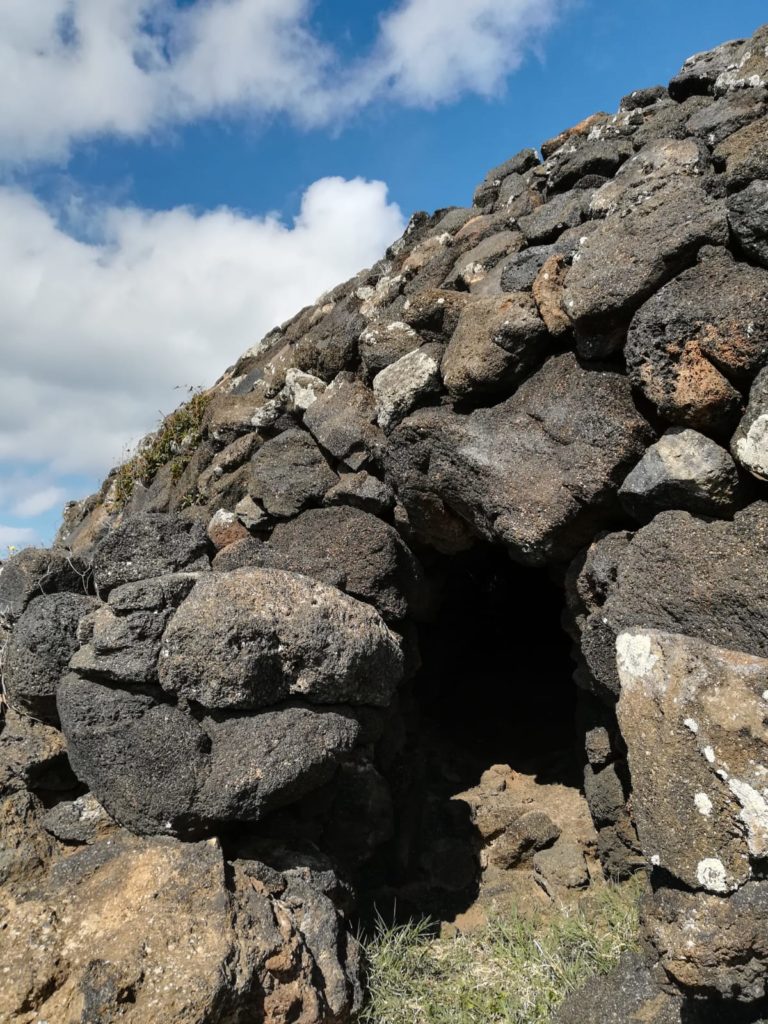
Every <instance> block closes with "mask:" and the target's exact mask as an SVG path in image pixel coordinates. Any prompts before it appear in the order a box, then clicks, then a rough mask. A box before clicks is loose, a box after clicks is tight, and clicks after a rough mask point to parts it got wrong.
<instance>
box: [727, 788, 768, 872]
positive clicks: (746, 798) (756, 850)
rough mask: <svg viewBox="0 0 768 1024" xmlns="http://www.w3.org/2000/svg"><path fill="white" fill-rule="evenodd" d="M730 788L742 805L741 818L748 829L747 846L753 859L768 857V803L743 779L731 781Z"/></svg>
mask: <svg viewBox="0 0 768 1024" xmlns="http://www.w3.org/2000/svg"><path fill="white" fill-rule="evenodd" d="M728 788H729V789H730V791H731V792H732V793H733V795H734V796H735V797H736V799H737V800H738V801H739V803H740V804H741V813H740V814H739V817H740V818H741V820H742V821H743V822H744V824H745V826H746V828H747V845H748V846H749V852H750V853H751V854H752V856H753V857H765V856H768V801H766V799H765V797H764V796H762V795H761V794H760V793H758V791H757V790H756V789H754V788H753V787H752V786H750V785H749V783H748V782H743V781H742V780H741V779H733V778H731V779H729V780H728Z"/></svg>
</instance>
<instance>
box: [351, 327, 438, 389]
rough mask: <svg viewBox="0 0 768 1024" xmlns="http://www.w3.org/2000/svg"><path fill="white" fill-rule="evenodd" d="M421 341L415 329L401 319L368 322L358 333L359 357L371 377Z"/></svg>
mask: <svg viewBox="0 0 768 1024" xmlns="http://www.w3.org/2000/svg"><path fill="white" fill-rule="evenodd" d="M422 343H423V339H422V338H420V337H419V335H418V334H417V333H416V331H415V330H414V329H413V328H412V327H411V326H410V325H409V324H407V323H405V322H404V321H402V320H390V321H382V322H381V323H371V324H369V325H368V326H367V327H366V328H365V330H364V331H363V333H362V334H361V335H360V359H361V361H362V363H363V366H364V367H365V369H366V372H367V373H368V376H369V377H371V378H373V377H375V376H376V374H377V373H378V372H379V371H380V370H383V369H384V367H385V366H389V364H390V363H394V362H397V360H398V359H400V357H401V356H405V355H407V354H408V353H409V352H412V351H413V350H414V349H415V348H419V346H420V345H421V344H422Z"/></svg>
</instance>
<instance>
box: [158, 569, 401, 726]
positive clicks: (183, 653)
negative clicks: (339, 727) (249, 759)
mask: <svg viewBox="0 0 768 1024" xmlns="http://www.w3.org/2000/svg"><path fill="white" fill-rule="evenodd" d="M159 676H160V682H161V684H162V686H163V688H164V689H165V690H167V691H168V692H169V693H172V694H174V695H176V696H178V697H184V698H186V699H188V700H194V701H196V702H197V703H199V704H202V705H203V706H204V707H208V708H231V709H234V708H254V709H255V708H262V707H266V706H268V705H269V704H274V703H277V702H279V701H281V700H285V699H287V698H289V697H301V698H304V699H306V700H309V701H311V702H313V703H320V704H334V703H347V702H351V703H353V704H386V703H388V701H389V699H390V698H391V696H392V694H393V692H394V689H395V687H396V686H397V684H398V682H399V681H400V678H401V676H402V654H401V652H400V648H399V645H398V643H397V640H396V638H395V637H394V636H393V634H392V633H390V631H389V630H388V629H387V627H386V626H385V624H384V622H383V620H382V619H381V617H380V616H379V614H378V613H377V612H376V611H375V610H374V609H373V608H371V607H370V606H369V605H365V604H362V603H361V602H360V601H355V600H354V599H353V598H351V597H347V596H346V595H345V594H341V593H339V591H338V590H336V589H335V588H334V587H330V586H328V585H326V584H324V583H316V582H314V581H311V580H308V579H306V578H305V577H302V576H299V575H296V574H295V573H289V572H282V571H280V570H270V569H237V570H235V571H234V572H230V573H215V574H212V576H211V577H210V578H205V579H201V580H200V581H199V582H198V583H197V584H196V586H195V588H194V590H193V591H192V593H191V594H190V596H189V597H188V598H187V599H186V601H184V603H183V604H182V605H181V607H180V608H179V610H178V611H177V612H176V614H175V615H174V617H173V618H172V619H171V621H170V623H169V625H168V627H167V629H166V631H165V634H164V635H163V646H162V650H161V652H160V662H159Z"/></svg>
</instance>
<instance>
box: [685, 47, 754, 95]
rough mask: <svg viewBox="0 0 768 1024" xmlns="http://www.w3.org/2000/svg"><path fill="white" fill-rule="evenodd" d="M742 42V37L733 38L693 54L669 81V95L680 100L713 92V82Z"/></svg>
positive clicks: (729, 62)
mask: <svg viewBox="0 0 768 1024" xmlns="http://www.w3.org/2000/svg"><path fill="white" fill-rule="evenodd" d="M743 42H744V40H743V39H735V40H733V41H732V42H728V43H723V44H722V45H721V46H716V47H715V48H714V49H713V50H705V51H703V52H702V53H695V54H693V56H692V57H689V58H688V59H687V60H686V61H685V63H684V64H683V66H682V68H681V69H680V71H679V72H678V73H677V74H676V75H675V77H674V78H673V79H672V80H671V82H670V83H669V95H670V96H671V97H672V98H673V99H675V100H678V101H680V100H684V99H686V98H687V97H688V96H692V95H694V94H695V93H711V92H713V91H714V87H715V82H716V81H717V79H718V77H719V76H720V75H721V74H722V73H723V72H724V71H726V70H727V69H728V67H729V66H730V65H731V63H732V62H733V61H734V59H735V58H736V55H737V54H738V53H739V51H740V50H741V47H742V44H743Z"/></svg>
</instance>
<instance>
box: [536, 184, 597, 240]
mask: <svg viewBox="0 0 768 1024" xmlns="http://www.w3.org/2000/svg"><path fill="white" fill-rule="evenodd" d="M591 197H592V193H591V192H590V191H588V190H587V189H576V190H574V191H573V192H566V193H564V194H563V195H557V196H554V197H553V198H552V199H550V200H549V202H547V203H545V204H544V206H540V207H539V208H538V209H537V210H534V211H533V213H531V214H529V215H528V216H527V217H521V218H520V220H519V222H518V223H519V225H520V230H521V231H522V232H523V234H524V235H525V237H526V239H527V241H528V244H529V245H543V244H544V243H546V242H554V241H555V240H556V239H557V238H558V237H559V236H560V235H562V233H563V232H564V231H565V230H567V229H568V228H574V227H576V226H577V225H578V224H581V222H582V221H583V220H586V217H587V212H588V210H589V203H590V199H591Z"/></svg>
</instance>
